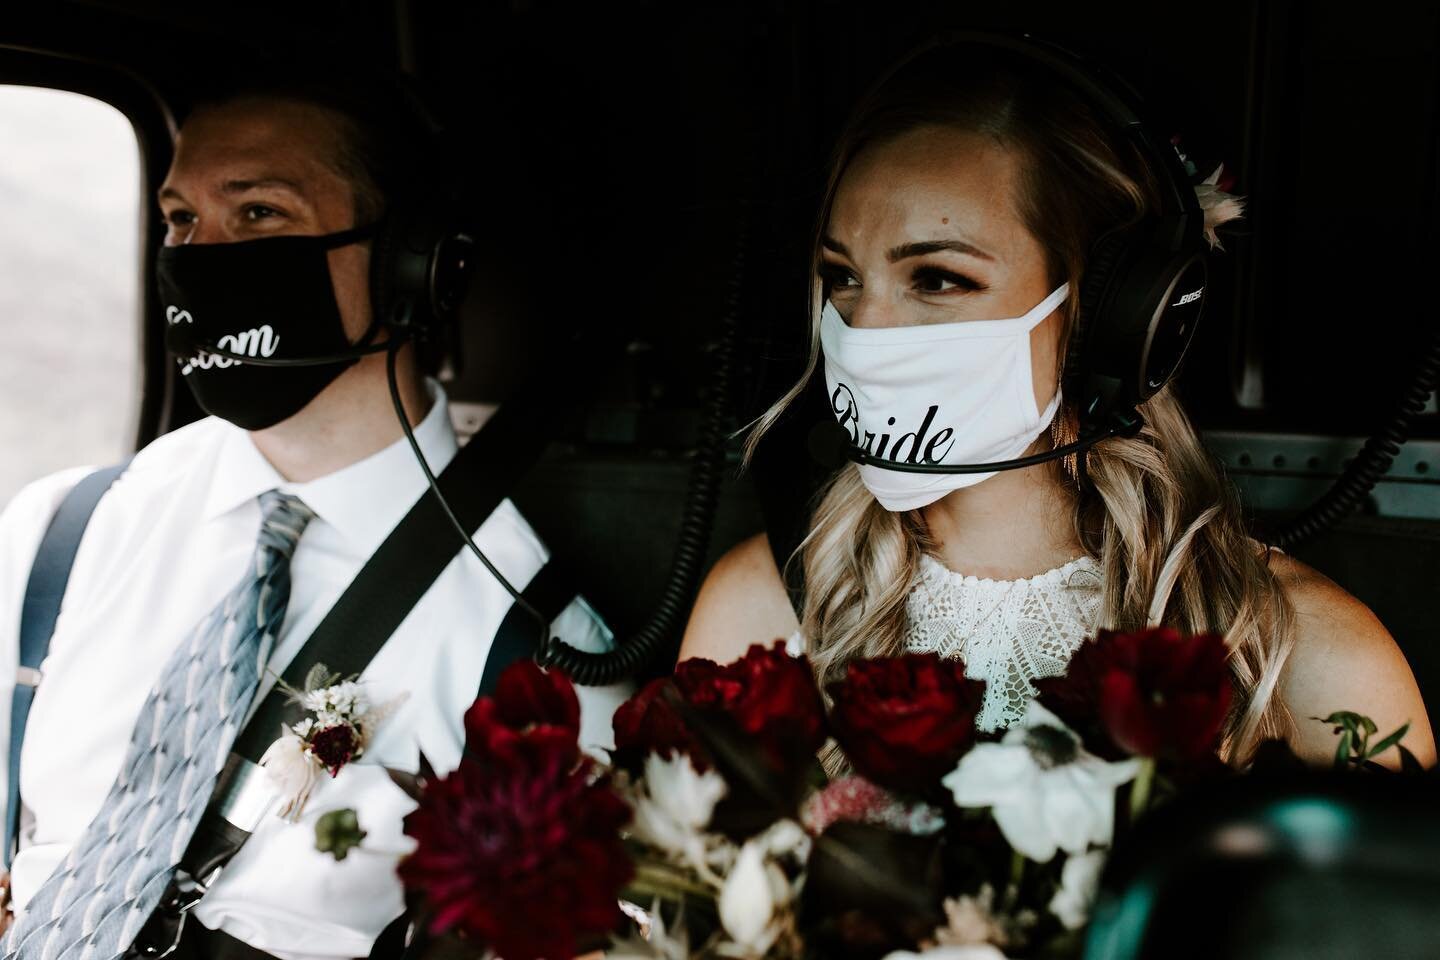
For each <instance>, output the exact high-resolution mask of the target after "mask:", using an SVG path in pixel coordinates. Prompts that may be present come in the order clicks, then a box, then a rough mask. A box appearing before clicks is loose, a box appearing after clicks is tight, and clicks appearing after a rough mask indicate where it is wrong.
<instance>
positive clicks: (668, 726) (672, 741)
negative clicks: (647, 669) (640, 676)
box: [613, 664, 709, 773]
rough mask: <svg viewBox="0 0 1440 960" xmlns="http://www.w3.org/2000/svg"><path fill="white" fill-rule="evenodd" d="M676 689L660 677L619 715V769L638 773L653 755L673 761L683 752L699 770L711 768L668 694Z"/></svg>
mask: <svg viewBox="0 0 1440 960" xmlns="http://www.w3.org/2000/svg"><path fill="white" fill-rule="evenodd" d="M681 666H684V664H682V665H681ZM674 689H675V683H674V681H673V680H671V679H670V678H669V677H659V678H657V679H655V680H651V681H650V682H649V683H647V684H646V685H645V687H644V688H643V689H642V690H641V691H640V692H639V693H637V694H635V696H633V697H631V698H630V699H629V700H626V701H625V702H624V703H622V704H621V705H620V708H619V709H618V710H616V711H615V718H614V720H613V726H614V729H615V751H614V754H613V756H614V760H615V763H616V765H617V766H621V767H624V768H625V769H627V770H630V771H631V772H633V773H638V772H639V771H640V769H641V768H642V767H643V766H644V764H645V758H646V757H647V756H648V755H649V754H651V753H658V754H660V755H661V756H662V757H670V756H673V755H674V754H675V753H676V752H679V753H685V754H689V756H690V759H691V761H692V762H693V763H694V765H695V769H696V770H700V771H702V772H703V771H704V770H705V769H707V768H708V766H709V764H708V762H707V760H706V758H705V751H704V750H703V749H702V748H701V747H700V744H699V741H697V740H696V739H695V737H694V736H693V735H692V734H691V732H690V730H689V729H688V728H687V727H686V726H685V721H683V720H682V719H680V714H679V713H677V712H676V711H675V707H674V706H672V705H671V703H670V701H669V699H668V695H667V691H671V690H674Z"/></svg>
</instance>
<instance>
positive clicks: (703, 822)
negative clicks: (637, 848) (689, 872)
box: [630, 752, 726, 874]
mask: <svg viewBox="0 0 1440 960" xmlns="http://www.w3.org/2000/svg"><path fill="white" fill-rule="evenodd" d="M639 786H640V788H641V789H639V790H638V791H636V795H635V804H634V806H635V817H634V820H633V821H631V824H630V833H631V835H632V836H634V837H635V839H637V840H639V841H640V842H642V843H648V844H649V845H651V846H652V847H657V848H659V849H660V850H664V851H665V852H666V853H669V854H672V855H674V856H676V857H678V858H680V859H681V860H682V861H684V862H685V863H688V864H690V865H691V866H693V867H695V868H696V869H697V870H699V871H700V872H701V873H702V874H706V873H708V872H709V867H708V863H707V861H708V857H707V842H706V838H705V829H706V828H707V827H708V826H710V818H711V816H713V815H714V813H715V804H717V803H719V802H720V798H721V797H723V796H725V790H726V787H725V780H724V778H723V777H721V776H720V774H718V773H716V772H715V771H714V770H707V771H705V772H704V773H699V772H697V771H696V770H695V765H694V763H692V762H691V760H690V757H689V756H687V755H686V754H684V753H679V752H677V753H675V754H674V755H673V756H671V757H670V758H669V759H666V758H664V757H661V756H660V755H659V754H658V753H652V754H650V755H649V756H648V757H646V758H645V777H644V779H643V781H642V782H641V784H640V785H639Z"/></svg>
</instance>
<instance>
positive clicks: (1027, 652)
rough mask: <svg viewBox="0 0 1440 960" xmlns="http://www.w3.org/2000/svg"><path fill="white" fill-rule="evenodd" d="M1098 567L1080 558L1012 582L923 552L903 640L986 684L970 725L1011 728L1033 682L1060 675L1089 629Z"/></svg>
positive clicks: (1095, 608) (1096, 607) (1096, 610)
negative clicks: (958, 661) (959, 568)
mask: <svg viewBox="0 0 1440 960" xmlns="http://www.w3.org/2000/svg"><path fill="white" fill-rule="evenodd" d="M1102 587H1103V580H1102V577H1101V567H1100V564H1099V562H1097V561H1096V560H1095V559H1094V558H1093V557H1089V556H1080V557H1076V558H1075V559H1074V560H1070V561H1068V562H1067V563H1063V564H1061V565H1060V566H1058V567H1056V568H1054V569H1053V570H1047V571H1045V572H1044V573H1040V574H1036V575H1035V576H1033V577H1025V578H1022V579H1018V580H995V579H991V578H988V577H974V576H967V575H964V574H959V573H956V572H955V571H953V570H950V569H948V568H947V567H945V565H944V564H942V563H941V562H940V561H939V560H937V559H935V558H934V557H931V556H929V555H928V554H927V555H926V556H924V557H923V558H922V560H921V566H920V575H919V577H918V578H917V581H916V584H915V586H914V588H913V589H912V590H911V592H910V596H909V599H908V600H907V605H906V614H907V620H908V623H907V627H906V634H905V645H906V648H907V649H909V650H913V651H916V652H933V653H938V654H940V655H941V656H947V657H960V658H962V659H964V661H965V675H966V676H967V677H970V678H972V679H975V680H983V681H985V697H984V701H983V702H982V704H981V708H980V712H979V714H978V715H977V717H976V721H975V722H976V726H978V727H979V728H980V729H982V730H986V731H990V730H996V729H999V728H1001V727H1006V726H1009V725H1010V724H1012V723H1014V722H1016V721H1017V720H1019V719H1020V718H1021V717H1022V716H1024V713H1025V707H1026V704H1027V703H1028V702H1029V700H1030V699H1031V698H1032V697H1033V696H1034V695H1035V687H1034V681H1035V680H1038V679H1040V678H1043V677H1055V676H1060V675H1062V674H1064V672H1065V669H1066V667H1067V666H1068V665H1069V662H1070V657H1071V655H1072V654H1073V653H1074V652H1075V650H1076V649H1077V648H1078V647H1079V646H1080V644H1081V643H1082V642H1084V640H1085V638H1086V637H1087V636H1090V635H1092V634H1093V633H1094V632H1095V626H1096V624H1097V622H1098V620H1099V615H1100V596H1101V591H1102Z"/></svg>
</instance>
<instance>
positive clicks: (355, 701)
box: [260, 663, 405, 822]
mask: <svg viewBox="0 0 1440 960" xmlns="http://www.w3.org/2000/svg"><path fill="white" fill-rule="evenodd" d="M276 682H277V684H278V685H279V686H280V688H281V689H282V690H284V691H285V693H286V695H287V696H288V697H289V698H290V700H291V701H292V702H294V703H297V704H299V705H300V706H301V707H302V708H304V709H305V710H306V711H307V712H308V713H309V714H310V715H309V716H307V717H304V718H302V719H301V720H299V721H298V722H296V723H294V724H288V725H283V726H281V728H280V737H279V739H277V740H276V741H275V742H274V743H272V744H271V745H270V748H269V749H268V750H266V751H265V754H264V756H262V757H261V758H260V766H261V767H263V768H265V773H266V775H267V776H268V777H269V779H270V783H271V786H272V787H274V789H275V791H276V793H277V794H278V795H279V797H280V809H279V811H278V813H279V815H280V816H281V817H284V818H285V819H287V820H290V821H291V822H294V821H296V820H298V819H299V818H300V815H301V813H303V812H304V809H305V803H306V801H307V800H309V798H310V794H311V792H312V791H313V790H314V789H315V784H316V783H317V782H319V779H320V774H321V773H324V772H328V773H329V774H330V776H332V777H335V776H338V775H339V774H340V770H341V769H342V768H343V767H344V766H345V765H346V764H348V763H350V762H351V761H352V760H354V759H356V758H357V757H359V756H360V755H361V754H363V753H364V752H365V748H366V747H367V746H368V745H369V743H370V740H371V738H372V737H374V735H375V730H376V728H377V727H379V725H380V723H381V722H382V721H383V720H384V719H385V718H386V717H388V716H389V715H390V714H391V713H393V712H394V711H395V709H396V708H397V707H399V706H400V704H401V703H403V702H404V700H405V697H404V695H401V696H399V697H396V698H395V699H393V700H391V701H389V702H388V703H385V704H381V705H380V706H378V707H375V706H372V705H371V704H370V699H369V697H368V696H367V695H366V693H365V689H364V684H362V683H360V682H359V681H358V680H357V678H355V677H348V678H343V679H342V678H341V676H340V674H338V673H331V672H330V671H329V669H328V668H326V666H325V665H324V664H323V663H317V664H315V666H313V667H311V668H310V672H309V673H307V674H306V675H305V684H304V688H303V689H299V690H297V689H296V688H295V687H292V686H290V685H289V684H287V683H286V682H285V681H284V680H277V681H276Z"/></svg>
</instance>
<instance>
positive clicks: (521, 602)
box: [385, 339, 550, 637]
mask: <svg viewBox="0 0 1440 960" xmlns="http://www.w3.org/2000/svg"><path fill="white" fill-rule="evenodd" d="M405 342H406V341H404V340H400V339H392V340H391V341H390V348H389V352H388V353H387V354H386V355H385V379H386V380H387V381H388V382H389V384H390V402H391V403H393V404H394V405H395V416H396V417H398V418H399V420H400V428H401V429H402V430H404V431H405V439H406V440H408V441H410V451H411V452H412V453H414V454H415V460H416V462H418V463H419V464H420V469H421V470H422V471H424V473H425V482H426V483H428V484H429V485H430V493H431V494H432V495H433V496H434V497H435V500H436V501H437V502H438V503H439V504H440V509H442V510H444V511H445V516H447V517H448V518H450V524H451V525H452V526H453V527H454V528H455V532H456V533H458V534H460V537H461V539H463V540H464V541H465V546H467V547H469V548H470V552H471V553H473V554H475V556H476V557H478V558H479V560H480V562H481V563H483V564H484V565H485V569H486V570H489V571H490V575H491V576H492V577H494V578H495V579H496V580H497V581H498V582H499V584H500V586H502V587H504V588H505V590H506V592H508V593H509V594H510V596H511V597H513V598H514V600H515V603H516V605H517V606H519V607H520V609H522V610H524V611H525V612H526V613H528V614H529V615H530V616H532V617H534V618H535V622H536V623H538V624H540V629H541V630H542V631H544V632H545V634H546V636H547V637H548V636H549V632H550V624H549V623H548V622H547V621H546V620H545V615H544V614H542V613H541V612H540V611H539V610H536V609H535V607H534V605H532V604H531V603H530V602H529V601H528V600H526V599H525V598H524V597H523V596H522V595H521V594H520V591H519V590H516V589H515V586H514V585H513V584H512V583H511V582H510V581H509V580H507V579H505V576H504V575H503V574H502V573H501V572H500V571H499V570H497V569H495V564H493V563H491V562H490V558H489V557H487V556H485V553H484V551H482V550H481V549H480V548H479V547H477V546H475V541H474V540H473V539H471V537H470V531H468V530H466V529H465V525H464V524H463V523H461V522H460V518H459V517H457V516H455V511H454V510H452V509H450V502H449V501H448V500H446V499H445V495H444V494H443V493H441V492H440V484H439V483H438V482H437V481H436V479H435V473H434V471H432V470H431V469H430V463H429V461H427V460H426V459H425V452H424V451H423V450H421V449H420V443H419V441H418V440H416V439H415V431H414V430H413V429H411V427H410V418H409V417H408V416H407V415H406V413H405V403H404V401H403V400H402V399H401V398H400V383H399V378H398V377H397V376H396V372H395V358H396V357H397V356H399V354H400V349H401V347H403V346H404V345H405Z"/></svg>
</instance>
